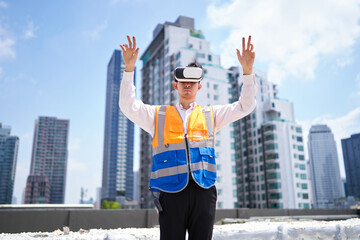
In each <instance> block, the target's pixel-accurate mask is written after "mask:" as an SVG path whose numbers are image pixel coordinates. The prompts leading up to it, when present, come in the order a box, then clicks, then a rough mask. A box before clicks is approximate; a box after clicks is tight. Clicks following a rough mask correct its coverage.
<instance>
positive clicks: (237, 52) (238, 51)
mask: <svg viewBox="0 0 360 240" xmlns="http://www.w3.org/2000/svg"><path fill="white" fill-rule="evenodd" d="M236 54H237V56H238V58H239V56H241V54H240V50H239V49H236Z"/></svg>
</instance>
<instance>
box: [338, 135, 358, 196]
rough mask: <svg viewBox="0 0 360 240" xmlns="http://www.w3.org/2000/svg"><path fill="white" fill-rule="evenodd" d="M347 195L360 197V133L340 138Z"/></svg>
mask: <svg viewBox="0 0 360 240" xmlns="http://www.w3.org/2000/svg"><path fill="white" fill-rule="evenodd" d="M341 146H342V150H343V156H344V164H345V172H346V193H347V196H354V197H357V198H360V178H359V176H360V133H358V134H353V135H351V137H350V138H345V139H341Z"/></svg>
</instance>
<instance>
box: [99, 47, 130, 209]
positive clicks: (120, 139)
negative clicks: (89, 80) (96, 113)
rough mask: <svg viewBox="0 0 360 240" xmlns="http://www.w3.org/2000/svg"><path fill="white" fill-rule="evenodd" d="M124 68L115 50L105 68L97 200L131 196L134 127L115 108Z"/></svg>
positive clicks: (116, 199) (120, 57)
mask: <svg viewBox="0 0 360 240" xmlns="http://www.w3.org/2000/svg"><path fill="white" fill-rule="evenodd" d="M124 69H125V65H124V62H123V59H122V52H121V51H120V50H115V51H114V53H113V55H112V57H111V59H110V61H109V64H108V68H107V85H106V110H105V133H104V152H103V174H102V193H101V199H102V200H108V201H118V202H123V201H124V200H125V199H133V194H134V180H133V179H134V177H133V163H134V124H133V123H132V122H131V121H130V120H128V119H127V118H126V117H125V115H124V114H123V113H122V112H121V110H120V108H119V91H120V84H121V80H122V75H123V71H124Z"/></svg>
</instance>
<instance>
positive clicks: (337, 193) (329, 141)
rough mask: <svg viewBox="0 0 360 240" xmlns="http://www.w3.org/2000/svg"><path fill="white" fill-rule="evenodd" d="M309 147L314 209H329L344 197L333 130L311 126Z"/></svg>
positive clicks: (322, 126)
mask: <svg viewBox="0 0 360 240" xmlns="http://www.w3.org/2000/svg"><path fill="white" fill-rule="evenodd" d="M308 145H309V161H310V175H311V183H312V191H313V201H314V202H313V204H314V208H328V207H329V206H328V204H329V203H330V202H331V201H334V200H335V199H339V198H341V197H344V186H343V184H342V181H341V178H340V168H339V162H338V155H337V150H336V143H335V140H334V135H333V134H332V132H331V129H330V128H329V127H328V126H327V125H314V126H311V128H310V132H309V141H308Z"/></svg>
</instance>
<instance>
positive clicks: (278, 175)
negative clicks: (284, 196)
mask: <svg viewBox="0 0 360 240" xmlns="http://www.w3.org/2000/svg"><path fill="white" fill-rule="evenodd" d="M268 179H280V173H278V172H274V173H269V174H268Z"/></svg>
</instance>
